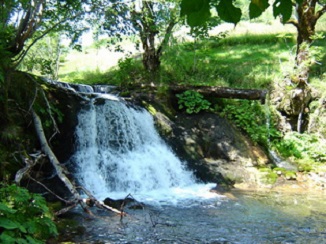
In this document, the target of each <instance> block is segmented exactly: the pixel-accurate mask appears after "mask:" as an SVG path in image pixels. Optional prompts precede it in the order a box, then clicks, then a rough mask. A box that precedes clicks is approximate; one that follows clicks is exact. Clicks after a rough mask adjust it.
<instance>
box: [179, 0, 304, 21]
mask: <svg viewBox="0 0 326 244" xmlns="http://www.w3.org/2000/svg"><path fill="white" fill-rule="evenodd" d="M293 2H295V3H297V4H299V5H300V4H301V3H302V0H293ZM180 6H181V14H182V15H183V16H186V18H187V23H188V24H189V25H190V26H192V27H195V26H199V25H203V24H204V23H205V22H206V21H208V20H209V18H210V17H211V9H213V8H215V9H216V11H217V13H218V15H219V17H220V18H221V19H222V20H224V21H226V22H230V23H234V24H237V23H238V22H239V21H240V19H241V16H242V12H243V10H244V9H243V8H242V9H241V8H240V7H238V6H237V1H231V0H205V1H198V0H182V2H181V5H180ZM246 7H248V10H249V16H250V18H251V19H253V18H257V17H259V16H260V15H261V14H262V13H263V12H264V11H265V10H266V9H268V8H269V7H270V4H269V3H268V0H251V1H250V3H249V5H247V6H246ZM272 9H273V15H274V17H275V18H276V17H278V16H280V17H281V20H282V22H283V23H286V22H287V21H288V20H289V19H290V17H291V14H292V0H276V1H274V3H273V5H272Z"/></svg>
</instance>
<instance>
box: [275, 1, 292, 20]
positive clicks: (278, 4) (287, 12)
mask: <svg viewBox="0 0 326 244" xmlns="http://www.w3.org/2000/svg"><path fill="white" fill-rule="evenodd" d="M291 14H292V1H291V0H276V1H275V2H274V4H273V15H274V17H275V18H276V17H277V16H279V15H280V16H281V20H282V23H283V24H285V23H286V22H287V21H288V20H289V19H290V18H291Z"/></svg>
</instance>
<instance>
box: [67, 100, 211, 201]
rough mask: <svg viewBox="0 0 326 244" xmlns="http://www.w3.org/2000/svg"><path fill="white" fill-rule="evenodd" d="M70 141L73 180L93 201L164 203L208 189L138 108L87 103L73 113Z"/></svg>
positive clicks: (117, 102)
mask: <svg viewBox="0 0 326 244" xmlns="http://www.w3.org/2000/svg"><path fill="white" fill-rule="evenodd" d="M76 137H77V145H76V153H75V154H74V155H73V157H72V159H71V160H72V161H73V162H74V165H76V166H77V169H76V177H77V179H78V180H79V181H80V182H81V184H82V185H84V186H85V187H86V188H88V189H89V190H91V191H92V192H93V194H94V195H95V196H96V197H99V198H105V197H108V196H109V197H112V198H121V197H125V196H126V195H127V194H129V193H130V194H132V195H133V196H141V198H142V200H146V199H156V200H157V199H162V198H163V199H164V201H166V200H167V198H169V199H170V200H171V199H175V196H176V195H177V196H178V197H182V196H185V197H189V196H190V195H191V194H193V193H194V192H196V194H197V195H199V194H204V192H206V193H207V192H208V191H207V189H208V188H209V187H211V185H210V186H209V185H200V184H196V182H195V178H194V176H193V174H192V173H191V172H190V171H188V170H186V169H185V167H184V165H183V163H182V162H181V161H180V160H179V159H178V158H177V157H176V156H175V155H174V154H173V152H172V151H171V150H170V148H169V147H168V146H167V145H166V144H165V143H164V141H163V140H162V139H161V138H160V137H159V135H158V133H157V132H156V130H155V128H154V122H153V118H152V116H151V115H150V114H149V113H148V112H147V111H146V110H144V109H140V108H137V109H135V108H131V107H128V106H127V105H126V104H125V103H123V102H120V101H112V100H106V101H105V103H104V104H101V105H94V104H91V105H90V107H88V108H85V109H83V110H82V111H81V112H80V114H79V115H78V125H77V128H76ZM190 188H191V189H192V190H191V192H190V190H189V189H190ZM203 188H204V190H203ZM172 193H174V194H172ZM172 195H174V196H173V197H172ZM144 198H145V199H144ZM170 200H168V201H170Z"/></svg>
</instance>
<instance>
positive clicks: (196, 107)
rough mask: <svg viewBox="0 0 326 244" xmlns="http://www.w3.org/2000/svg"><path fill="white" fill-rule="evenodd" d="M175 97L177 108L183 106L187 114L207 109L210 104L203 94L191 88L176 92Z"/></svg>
mask: <svg viewBox="0 0 326 244" xmlns="http://www.w3.org/2000/svg"><path fill="white" fill-rule="evenodd" d="M177 98H178V104H179V109H183V108H185V109H186V112H187V113H188V114H192V113H195V114H197V113H199V112H200V111H202V110H208V109H209V107H210V105H211V103H210V102H209V101H207V100H206V99H204V96H203V95H201V94H200V93H198V92H195V91H192V90H188V91H185V92H183V93H181V94H177Z"/></svg>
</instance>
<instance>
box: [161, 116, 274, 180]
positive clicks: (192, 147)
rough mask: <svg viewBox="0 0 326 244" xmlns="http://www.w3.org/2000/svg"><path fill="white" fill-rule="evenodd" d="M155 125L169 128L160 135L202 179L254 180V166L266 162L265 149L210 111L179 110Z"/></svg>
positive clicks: (255, 170) (255, 171) (256, 172)
mask: <svg viewBox="0 0 326 244" xmlns="http://www.w3.org/2000/svg"><path fill="white" fill-rule="evenodd" d="M155 119H156V120H155V121H156V123H157V127H158V128H159V130H160V128H166V127H167V125H168V127H169V128H171V129H172V131H171V132H170V133H168V134H167V133H165V132H164V131H161V130H160V132H161V135H162V136H163V137H164V139H165V140H166V141H167V142H168V144H169V145H170V146H171V147H172V149H173V150H174V152H175V153H176V154H177V156H178V157H180V158H181V159H182V160H184V161H186V162H188V167H189V168H190V169H191V170H193V171H194V172H195V175H196V176H197V177H198V178H199V179H201V180H203V181H204V182H217V183H221V184H228V185H230V184H234V183H242V182H246V183H250V184H256V182H257V178H259V176H258V175H259V174H260V173H259V171H258V170H257V168H256V167H257V166H263V165H266V164H268V158H267V156H266V154H265V153H264V151H263V150H262V149H261V148H259V147H258V146H255V145H253V143H252V142H251V141H250V140H249V139H248V138H246V137H245V136H243V135H242V134H241V133H240V131H239V130H238V129H236V128H235V127H234V126H233V125H232V124H231V123H230V122H229V121H227V120H226V119H224V118H221V117H219V116H218V115H216V114H212V113H200V114H196V115H185V114H179V115H178V116H176V118H175V119H174V120H173V121H172V120H169V121H167V120H168V118H167V117H165V118H164V120H162V119H161V118H160V117H158V116H155Z"/></svg>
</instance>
